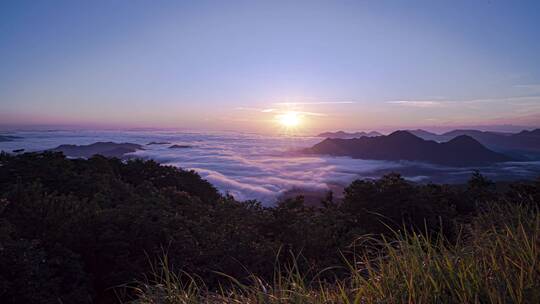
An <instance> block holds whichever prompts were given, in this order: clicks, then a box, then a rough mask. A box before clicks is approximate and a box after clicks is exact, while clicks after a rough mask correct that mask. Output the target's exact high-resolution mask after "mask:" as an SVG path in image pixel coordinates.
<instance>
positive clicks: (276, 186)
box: [0, 131, 540, 205]
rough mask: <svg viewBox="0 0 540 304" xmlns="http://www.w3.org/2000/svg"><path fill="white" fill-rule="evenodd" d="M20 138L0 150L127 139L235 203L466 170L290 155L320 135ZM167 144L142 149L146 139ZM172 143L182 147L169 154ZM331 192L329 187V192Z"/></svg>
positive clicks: (508, 175)
mask: <svg viewBox="0 0 540 304" xmlns="http://www.w3.org/2000/svg"><path fill="white" fill-rule="evenodd" d="M16 135H18V136H21V137H23V139H22V140H17V141H13V142H4V143H0V150H5V151H12V150H14V149H20V148H24V149H27V150H43V149H50V148H54V147H56V146H58V145H60V144H90V143H94V142H97V141H114V142H132V143H138V144H142V145H145V150H142V151H138V152H135V153H134V154H135V155H136V156H138V157H142V158H147V159H154V160H156V161H158V162H160V163H163V164H169V165H174V166H177V167H181V168H184V169H190V170H191V169H192V170H195V171H197V172H198V173H199V174H200V175H201V176H202V177H203V178H205V179H207V180H208V181H210V182H211V183H212V184H214V185H215V186H216V187H217V188H218V189H219V190H221V191H222V192H223V193H230V194H231V195H233V196H234V197H236V198H237V199H239V200H248V199H257V200H260V201H261V202H263V203H264V204H267V205H269V204H272V203H274V202H275V200H276V198H277V197H279V196H280V195H282V194H283V193H285V192H287V191H288V190H290V189H305V190H310V191H321V192H322V191H326V190H328V189H330V188H333V186H346V185H347V184H348V183H350V182H351V181H353V180H355V179H358V178H376V177H379V176H381V175H382V174H385V173H388V172H392V171H397V172H400V173H402V174H403V175H404V176H405V177H406V178H408V179H409V180H411V181H415V182H428V181H434V182H463V181H465V180H467V179H468V178H469V177H470V174H471V170H472V168H448V167H438V166H433V165H427V164H418V163H407V162H387V161H375V160H359V159H350V158H347V157H324V156H306V155H301V154H299V153H296V152H295V151H298V150H299V149H301V148H304V147H309V146H311V145H313V144H315V143H316V142H318V141H320V138H312V137H267V136H260V135H254V134H239V133H213V134H208V133H178V132H103V131H100V132H98V131H76V132H75V131H53V132H18V133H16ZM152 141H155V142H170V143H171V144H166V145H150V146H148V145H146V144H147V143H149V142H152ZM172 144H180V145H189V146H191V147H192V148H188V149H169V148H168V147H169V146H170V145H172ZM482 172H483V173H484V174H486V175H488V176H489V177H490V178H493V179H520V178H529V177H532V176H535V175H538V174H540V162H534V163H526V164H525V163H506V164H501V165H498V166H494V167H489V168H482ZM334 188H335V187H334Z"/></svg>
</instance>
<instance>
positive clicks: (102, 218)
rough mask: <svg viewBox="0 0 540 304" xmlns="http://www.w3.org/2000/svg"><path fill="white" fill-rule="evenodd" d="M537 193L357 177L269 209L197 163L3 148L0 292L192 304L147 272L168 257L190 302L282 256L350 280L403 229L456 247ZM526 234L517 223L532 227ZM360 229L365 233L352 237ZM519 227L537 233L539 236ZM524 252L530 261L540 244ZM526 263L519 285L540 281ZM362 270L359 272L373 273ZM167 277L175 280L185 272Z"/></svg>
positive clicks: (330, 278)
mask: <svg viewBox="0 0 540 304" xmlns="http://www.w3.org/2000/svg"><path fill="white" fill-rule="evenodd" d="M538 202H540V180H537V181H534V182H533V181H531V182H524V183H513V184H504V185H503V184H498V185H495V184H493V183H491V182H490V181H488V180H487V179H485V178H484V177H482V176H481V175H479V174H474V175H472V177H471V180H470V181H469V183H468V184H467V185H462V186H448V185H434V184H427V185H420V184H412V183H409V182H407V181H405V180H404V179H403V178H402V177H401V176H399V175H397V174H391V175H387V176H385V177H383V178H381V179H379V180H373V181H371V180H357V181H354V182H353V183H351V184H350V185H349V186H348V187H347V188H346V189H345V193H344V198H343V200H342V201H337V200H334V199H333V198H332V194H331V193H329V194H328V196H327V198H326V199H325V200H323V201H322V202H321V207H317V208H314V207H307V206H305V205H304V204H303V200H302V197H298V198H296V199H289V200H286V201H282V202H279V203H278V204H277V205H276V206H275V207H271V208H265V207H262V206H261V205H260V204H259V203H257V202H256V201H246V202H238V201H236V200H234V199H233V198H232V197H229V196H224V195H221V194H219V193H218V191H217V190H216V189H215V188H214V187H213V186H212V185H211V184H209V183H208V182H206V181H205V180H203V179H201V178H200V177H199V175H198V174H197V173H195V172H192V171H184V170H181V169H177V168H174V167H169V166H162V165H159V164H158V163H156V162H154V161H142V160H130V161H127V162H123V161H120V160H118V159H114V158H113V159H108V158H104V157H101V156H95V157H92V158H89V159H86V160H85V159H67V158H65V157H64V156H63V155H62V154H61V153H54V152H46V153H26V154H21V155H8V154H5V153H3V154H0V302H1V303H118V302H120V301H124V302H125V301H132V300H137V299H139V300H140V301H145V302H143V303H188V302H182V301H180V300H174V301H173V300H171V301H170V302H166V301H165V299H164V298H161V297H162V296H163V292H165V291H164V290H163V289H160V287H159V286H161V287H163V285H159V284H158V285H154V283H156V284H157V283H159V282H154V281H152V280H151V279H150V278H152V277H153V274H156V272H159V270H157V269H156V265H158V266H159V265H161V266H163V265H162V264H163V263H161V264H160V261H161V262H163V261H164V257H165V256H166V261H167V263H166V270H167V271H171V272H172V273H176V274H178V273H180V272H182V273H185V274H189V275H190V276H191V278H197V280H198V281H202V282H204V286H205V288H204V289H199V291H201V290H204V293H202V291H201V293H200V294H198V295H196V296H197V297H198V298H197V299H198V300H196V301H203V300H201V299H202V298H201V297H203V296H207V295H208V294H209V293H210V292H211V291H216V290H218V287H220V286H221V287H222V288H225V289H227V288H232V287H230V286H231V278H236V279H237V280H238V281H234V282H235V283H234V284H233V285H235V284H237V283H238V284H244V283H245V284H248V285H249V284H253V280H252V278H253V277H254V276H256V277H257V278H260V280H261V282H262V281H267V282H271V281H272V280H273V279H274V278H276V272H277V273H280V274H281V273H282V272H284V273H285V272H287V271H290V270H291V269H290V268H287V267H284V268H283V269H281V268H276V265H291V264H290V263H291V261H294V265H295V266H294V267H295V271H296V270H297V271H298V273H302V274H304V277H303V279H305V280H311V279H317V280H322V281H323V282H326V283H328V284H334V283H336V282H343V281H342V280H344V279H346V278H350V275H351V271H350V269H347V267H337V266H340V265H341V266H346V265H347V263H345V261H354V260H355V259H356V258H358V257H359V256H365V254H373V252H379V250H383V251H385V250H386V252H388V250H391V249H392V248H394V247H392V246H390V247H388V248H386V247H385V245H384V243H378V241H380V240H382V239H386V240H392V239H398V240H399V238H400V237H399V235H401V233H405V232H407V233H412V234H414V235H417V236H419V237H420V236H421V237H425V238H427V239H428V240H441V239H443V240H444V242H448V243H445V244H456V242H460V241H461V240H462V236H463V233H464V232H465V231H464V230H463V229H462V228H463V227H468V229H469V230H470V229H471V227H476V228H478V229H480V228H479V225H480V222H479V221H478V218H479V216H484V217H485V214H486V213H485V210H487V209H489V208H493V206H494V205H495V206H496V205H501V206H503V205H504V206H506V207H505V208H509V209H505V210H516V212H518V211H519V212H525V213H526V214H527V216H529V217H530V216H531V214H532V217H533V219H534V216H536V219H538V216H537V215H538V212H537V211H538V209H537V208H538ZM508 206H513V207H508ZM520 210H521V211H520ZM523 210H525V211H523ZM510 213H511V212H510ZM497 214H498V215H501V214H502V215H503V216H504V215H505V213H501V212H499V213H497ZM506 216H507V217H508V218H509V219H510V218H512V215H511V214H506ZM525 218H527V217H525ZM483 223H485V221H484V222H483ZM512 223H514V222H512ZM532 223H533V224H534V220H533V221H532ZM531 225H532V224H531ZM512 227H513V226H512ZM527 227H528V228H527V229H530V225H529V226H527ZM396 231H400V232H399V233H398V234H396ZM531 231H532V232H531ZM531 231H529V230H525V233H529V232H530V233H537V232H534V229H533V230H531ZM467 233H470V231H468V232H467ZM367 234H369V235H371V236H372V238H371V240H372V241H371V242H368V243H362V242H359V241H358V240H359V237H361V236H365V235H367ZM526 237H532V240H533V243H534V242H539V240H538V238H537V237H538V235H537V234H534V235H532V236H531V235H529V234H527V235H526ZM470 238H471V237H469V239H470ZM376 240H378V241H376ZM428 243H431V241H428ZM535 244H536V243H535ZM422 248H423V247H422ZM402 249H403V248H401V249H400V248H396V250H398V251H399V250H402ZM528 261H532V262H534V263H536V264H534V263H533V264H534V265H536V266H534V267H538V252H533V254H532V255H531V256H530V257H528ZM377 265H381V264H380V263H378V264H377ZM353 266H354V265H353ZM329 267H331V268H332V270H331V271H322V270H324V269H329ZM354 267H356V266H354ZM373 267H374V268H373V269H372V270H373V271H374V269H375V268H377V266H373ZM535 269H536V273H534V271H533V273H532V274H529V277H527V278H526V280H525V281H524V282H530V281H531V280H535V279H538V268H535ZM368 270H369V269H368V268H366V269H365V273H363V274H362V278H364V279H368V278H369V277H370V276H371V275H375V272H370V271H372V270H369V271H368ZM321 271H322V272H321ZM289 273H290V272H289ZM224 274H226V276H225V275H224ZM229 276H230V277H229ZM530 276H532V277H530ZM176 279H178V280H177V281H175V284H179V285H178V286H182V285H181V284H182V283H183V282H186V281H187V282H189V279H188V280H185V278H184V279H183V278H181V277H176ZM379 279H384V278H379ZM317 282H319V281H317ZM333 282H334V283H333ZM536 282H538V280H537V281H536ZM162 283H163V282H161V283H160V284H162ZM336 284H337V283H336ZM227 286H229V287H227ZM235 286H238V285H235ZM250 286H252V285H250ZM396 286H397V285H396ZM169 287H170V286H169ZM274 287H276V286H274ZM289 287H290V286H289ZM343 287H344V288H345V286H343ZM532 287H535V286H528V287H527V288H532ZM536 287H538V286H536ZM335 288H336V290H337V289H339V288H338V285H335ZM523 288H525V287H523ZM181 289H182V288H178V289H177V292H179V290H181ZM169 291H170V290H169ZM177 295H178V294H177ZM529 296H530V297H532V296H538V295H537V293H536V294H535V293H529ZM353 297H354V296H353ZM245 299H247V298H245ZM526 299H531V298H526ZM186 301H187V300H186ZM194 301H195V300H194ZM205 301H206V300H205ZM246 301H247V300H246ZM250 301H251V302H252V303H256V301H255V302H253V300H250ZM305 301H307V302H303V303H310V300H309V298H306V299H305ZM336 301H337V300H336ZM340 301H341V300H340ZM396 301H397V300H396ZM203 302H204V301H203ZM218 302H219V301H218ZM286 302H287V301H284V302H280V303H286ZM216 303H217V302H216ZM220 303H221V302H220ZM344 303H345V302H344Z"/></svg>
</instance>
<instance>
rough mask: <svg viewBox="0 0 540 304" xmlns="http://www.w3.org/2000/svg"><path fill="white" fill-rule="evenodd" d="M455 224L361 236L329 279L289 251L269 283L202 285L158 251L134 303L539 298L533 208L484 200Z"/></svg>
mask: <svg viewBox="0 0 540 304" xmlns="http://www.w3.org/2000/svg"><path fill="white" fill-rule="evenodd" d="M459 228H460V231H461V233H460V234H459V236H458V237H457V240H455V241H453V242H451V243H450V242H448V241H445V240H443V239H440V238H430V237H426V236H424V235H423V234H417V233H404V232H395V237H394V238H392V240H391V241H390V240H388V239H384V238H383V239H382V240H380V239H379V240H378V241H376V240H375V239H372V238H366V239H365V240H368V241H369V243H370V244H372V245H373V242H377V243H376V244H375V246H374V247H375V248H377V249H376V250H375V251H372V252H371V253H370V254H367V253H364V254H363V255H358V257H357V258H356V259H355V260H354V261H350V260H349V261H345V262H344V263H343V265H342V266H341V267H346V268H347V269H348V276H347V278H345V279H343V278H341V279H337V280H334V281H332V282H329V281H327V280H322V279H319V278H320V277H322V276H317V275H314V274H313V273H311V274H304V273H300V271H299V270H298V267H296V262H295V261H297V260H296V259H297V258H298V257H296V259H295V258H293V259H292V262H291V263H290V264H289V265H277V264H276V271H275V276H274V279H273V281H272V282H265V281H263V280H262V279H260V278H258V277H256V276H252V277H251V278H249V280H248V281H249V282H251V283H249V284H245V283H241V282H240V281H242V282H245V281H246V280H243V279H244V278H241V279H242V280H239V279H237V278H232V277H228V278H229V279H230V282H231V285H230V286H227V287H223V288H221V289H218V290H210V289H209V288H207V287H206V285H205V284H204V282H203V281H202V280H201V279H199V278H197V277H192V276H190V275H189V274H187V273H174V272H173V271H171V270H170V269H173V267H172V265H169V262H168V260H167V258H166V257H165V258H163V259H162V260H161V261H160V262H159V263H157V266H156V267H155V268H154V272H153V277H152V278H148V280H147V281H146V282H144V283H143V284H140V285H139V287H137V288H136V292H137V293H138V296H139V298H138V299H137V300H136V301H135V302H134V303H137V304H151V303H152V304H153V303H166V304H180V303H347V304H348V303H540V213H539V212H538V208H537V207H531V206H530V205H529V206H527V205H514V204H508V205H506V204H505V205H497V206H492V207H489V208H488V209H486V210H485V211H483V212H481V213H480V214H479V215H477V216H476V217H475V218H474V219H473V220H472V221H471V222H470V223H467V224H460V225H459ZM334 270H335V269H326V270H324V272H332V271H334ZM221 275H223V276H225V277H227V275H226V274H221ZM325 277H328V276H325ZM308 278H310V279H308Z"/></svg>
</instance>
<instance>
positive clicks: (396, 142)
mask: <svg viewBox="0 0 540 304" xmlns="http://www.w3.org/2000/svg"><path fill="white" fill-rule="evenodd" d="M306 152H308V153H314V154H326V155H334V156H350V157H353V158H360V159H378V160H407V161H419V162H428V163H435V164H442V165H451V166H479V165H486V164H490V163H495V162H503V161H509V160H511V158H510V157H507V156H506V155H503V154H499V153H496V152H493V151H491V150H489V149H488V148H486V147H484V146H483V145H482V144H481V143H479V142H478V141H477V140H475V139H474V138H472V137H471V136H467V135H461V136H457V137H455V138H453V139H452V140H450V141H448V142H444V143H437V142H435V141H432V140H424V139H422V138H420V137H418V136H415V135H414V134H412V133H411V132H409V131H406V130H398V131H395V132H393V133H391V134H390V135H387V136H378V137H362V138H353V139H336V138H327V139H325V140H323V141H322V142H320V143H318V144H316V145H314V146H313V147H312V148H310V149H307V150H306Z"/></svg>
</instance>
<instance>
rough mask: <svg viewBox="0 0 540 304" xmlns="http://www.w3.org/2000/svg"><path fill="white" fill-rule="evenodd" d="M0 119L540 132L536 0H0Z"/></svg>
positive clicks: (25, 123) (9, 123) (6, 123)
mask: <svg viewBox="0 0 540 304" xmlns="http://www.w3.org/2000/svg"><path fill="white" fill-rule="evenodd" d="M288 112H293V113H295V115H296V117H297V118H298V120H299V121H300V123H298V125H296V126H294V128H290V126H289V127H287V126H285V125H284V124H283V123H280V121H281V119H280V117H282V116H283V115H287V113H288ZM0 126H1V127H4V128H6V127H36V126H64V127H70V126H71V127H86V128H175V129H182V130H223V131H229V130H235V131H243V132H261V133H280V132H283V131H284V130H283V129H289V130H287V131H291V132H298V133H306V134H308V133H310V132H316V131H323V130H350V131H353V130H389V129H397V128H417V127H422V128H427V129H431V130H442V129H448V128H453V127H460V126H478V127H479V128H485V129H489V128H512V126H516V128H517V127H522V126H524V127H537V126H540V2H538V1H474V0H469V1H185V2H183V1H157V0H156V1H137V0H131V1H121V0H114V1H99V0H95V1H73V0H72V1H55V0H51V1H24V0H17V1H15V0H14V1H8V0H6V1H1V2H0ZM291 129H294V130H291Z"/></svg>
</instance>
